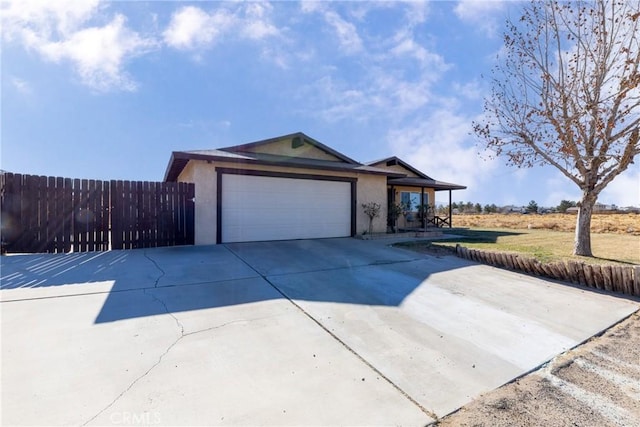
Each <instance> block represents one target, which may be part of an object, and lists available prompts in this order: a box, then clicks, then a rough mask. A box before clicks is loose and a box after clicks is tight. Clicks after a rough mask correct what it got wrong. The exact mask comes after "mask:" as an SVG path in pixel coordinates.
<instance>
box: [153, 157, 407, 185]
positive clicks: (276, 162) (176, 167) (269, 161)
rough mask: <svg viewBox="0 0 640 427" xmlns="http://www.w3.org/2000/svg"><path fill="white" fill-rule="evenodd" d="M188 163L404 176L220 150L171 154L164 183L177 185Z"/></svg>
mask: <svg viewBox="0 0 640 427" xmlns="http://www.w3.org/2000/svg"><path fill="white" fill-rule="evenodd" d="M190 160H201V161H208V162H225V163H234V164H237V165H238V166H239V167H242V166H248V165H267V166H279V167H285V168H304V169H314V170H326V171H337V172H354V173H363V174H371V175H384V176H387V177H388V178H400V177H403V176H404V175H403V174H401V173H396V172H393V171H389V170H386V169H381V168H375V167H373V166H367V165H362V164H360V163H343V162H333V161H326V160H314V159H306V158H294V157H283V156H273V155H265V154H258V153H249V152H243V153H241V154H240V153H230V152H227V151H223V150H210V151H209V152H208V153H207V152H204V151H201V152H189V151H174V152H173V153H171V158H170V160H169V165H168V166H167V170H166V172H165V175H164V180H165V181H167V182H171V181H176V180H177V179H178V177H179V176H180V174H181V173H182V171H183V170H184V168H185V167H186V166H187V164H188V163H189V161H190Z"/></svg>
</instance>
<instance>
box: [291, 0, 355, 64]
mask: <svg viewBox="0 0 640 427" xmlns="http://www.w3.org/2000/svg"><path fill="white" fill-rule="evenodd" d="M300 7H301V10H302V12H303V13H320V14H321V15H322V17H323V18H324V20H325V22H326V23H327V24H328V25H329V26H330V27H331V28H332V30H333V33H334V34H335V36H336V38H337V40H338V43H339V45H340V48H341V50H342V52H343V53H345V54H356V53H359V52H361V51H362V49H363V44H362V39H361V38H360V35H359V34H358V29H357V28H356V26H355V24H353V23H352V22H349V21H347V20H346V19H344V18H343V17H342V16H340V14H339V13H338V12H336V11H335V10H333V9H331V8H330V7H329V6H328V3H322V2H302V3H301V5H300Z"/></svg>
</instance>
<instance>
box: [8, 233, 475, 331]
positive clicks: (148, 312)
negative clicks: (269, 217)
mask: <svg viewBox="0 0 640 427" xmlns="http://www.w3.org/2000/svg"><path fill="white" fill-rule="evenodd" d="M1 260H2V273H1V279H0V282H1V285H0V290H1V291H2V300H3V301H8V300H16V299H27V298H39V297H55V296H61V295H66V296H68V295H74V294H86V293H104V292H108V295H107V298H106V300H105V302H104V304H103V306H102V308H101V310H100V312H99V313H98V315H97V316H96V319H95V322H96V323H105V322H113V321H118V320H124V319H129V318H136V317H144V316H153V315H158V314H166V313H172V312H184V311H191V310H201V309H206V308H217V307H223V306H231V305H238V304H247V303H253V302H258V301H263V300H269V299H276V298H285V295H284V294H283V293H282V291H280V290H278V289H279V288H280V287H282V289H285V288H286V289H287V295H286V297H297V298H304V299H308V300H310V301H325V302H338V303H346V304H365V305H387V306H397V305H399V304H401V303H402V301H403V300H404V298H405V297H406V296H407V295H409V294H410V293H411V292H412V291H413V290H414V289H415V288H416V287H417V286H419V285H420V283H421V282H422V281H423V280H425V279H426V278H427V277H428V276H429V275H430V274H433V273H436V272H440V271H444V270H447V269H451V268H458V267H460V266H464V265H468V262H466V261H463V260H458V259H456V258H451V259H450V260H448V261H446V262H445V260H442V259H436V258H434V257H428V256H425V255H421V254H416V253H414V252H411V251H407V250H403V249H396V248H391V247H389V246H387V245H386V244H381V243H379V242H369V241H361V240H356V239H322V240H299V241H283V242H257V243H238V244H228V245H216V246H185V247H171V248H153V249H137V250H128V251H109V252H94V253H82V254H45V255H14V256H7V257H2V259H1ZM418 261H420V262H421V263H422V264H424V268H423V269H421V270H422V271H423V274H422V275H421V277H415V276H412V275H407V274H404V273H403V272H402V268H401V265H402V264H406V263H413V262H418ZM390 265H396V267H395V268H394V269H389V266H390ZM256 279H259V280H256ZM300 280H302V281H303V282H304V285H299V284H297V285H294V284H293V283H299V282H300ZM288 283H289V284H290V286H289V285H287V284H288ZM276 288H278V289H276ZM20 290H22V292H20ZM294 291H295V292H294Z"/></svg>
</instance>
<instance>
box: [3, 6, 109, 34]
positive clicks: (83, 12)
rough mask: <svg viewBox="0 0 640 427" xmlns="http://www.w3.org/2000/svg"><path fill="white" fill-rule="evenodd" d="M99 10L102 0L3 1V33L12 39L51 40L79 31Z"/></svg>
mask: <svg viewBox="0 0 640 427" xmlns="http://www.w3.org/2000/svg"><path fill="white" fill-rule="evenodd" d="M98 9H99V0H86V1H82V0H57V1H41V0H17V1H3V2H2V9H1V10H2V27H3V28H2V33H3V37H4V38H5V39H8V40H13V39H14V38H17V39H29V40H39V39H49V38H52V37H56V36H58V37H64V36H66V35H69V34H71V33H73V32H74V31H76V30H77V29H78V27H79V26H80V25H82V24H84V23H85V22H86V21H87V20H89V19H90V18H91V17H92V16H94V15H95V13H96V12H97V11H98Z"/></svg>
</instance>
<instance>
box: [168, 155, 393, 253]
mask: <svg viewBox="0 0 640 427" xmlns="http://www.w3.org/2000/svg"><path fill="white" fill-rule="evenodd" d="M216 167H221V168H232V169H237V168H238V165H237V164H235V163H229V162H215V163H207V162H206V161H202V160H190V161H189V163H188V164H187V166H186V167H185V168H184V170H183V171H182V173H181V174H180V176H179V177H178V181H183V182H193V183H195V184H196V202H195V216H196V218H195V244H196V245H211V244H215V243H216V220H217V218H216V214H217V213H216V185H217V180H216V178H217V177H216V171H215V168H216ZM241 167H242V169H251V170H261V171H269V172H286V173H297V174H313V175H326V176H339V177H350V178H356V179H357V184H356V193H357V194H356V233H362V232H363V231H364V230H367V229H368V227H369V218H368V217H367V216H366V215H365V214H364V211H363V209H362V203H368V202H376V203H380V205H381V207H382V209H381V212H380V216H379V217H378V218H376V219H375V220H374V223H373V231H374V232H385V231H386V230H387V222H386V221H387V220H386V218H387V179H386V176H384V175H370V174H357V173H353V172H337V171H322V170H315V169H303V168H283V167H278V166H261V165H242V166H241ZM310 226H312V225H311V224H310Z"/></svg>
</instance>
